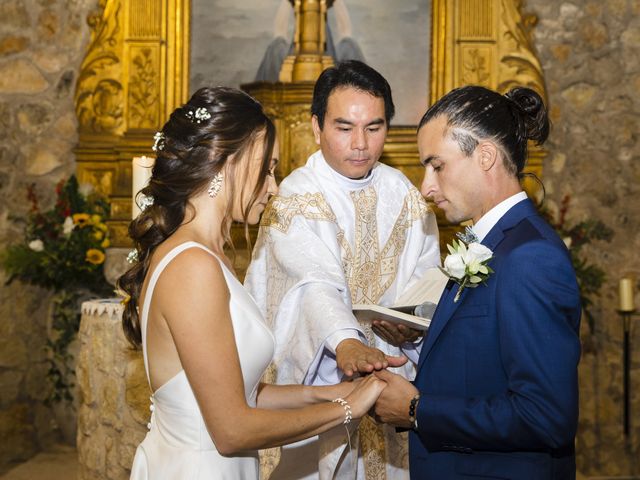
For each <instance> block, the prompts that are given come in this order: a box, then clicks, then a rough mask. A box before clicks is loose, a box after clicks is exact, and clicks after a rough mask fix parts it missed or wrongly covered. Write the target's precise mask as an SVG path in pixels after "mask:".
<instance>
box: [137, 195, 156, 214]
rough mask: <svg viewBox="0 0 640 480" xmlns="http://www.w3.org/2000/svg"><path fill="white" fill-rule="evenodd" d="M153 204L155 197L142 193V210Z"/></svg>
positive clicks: (140, 204) (140, 202)
mask: <svg viewBox="0 0 640 480" xmlns="http://www.w3.org/2000/svg"><path fill="white" fill-rule="evenodd" d="M151 205H153V197H147V196H146V195H142V194H141V195H140V201H139V202H138V207H140V211H141V212H144V211H145V210H146V209H147V208H148V207H150V206H151Z"/></svg>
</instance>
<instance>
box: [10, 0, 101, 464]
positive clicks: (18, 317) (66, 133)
mask: <svg viewBox="0 0 640 480" xmlns="http://www.w3.org/2000/svg"><path fill="white" fill-rule="evenodd" d="M97 5H98V0H52V1H46V2H45V1H40V0H2V1H1V2H0V198H2V202H1V203H0V249H2V248H4V247H5V246H6V245H8V244H9V243H12V242H16V241H19V240H21V239H22V232H23V226H24V223H23V221H22V220H21V217H22V218H24V216H25V214H26V213H27V211H28V208H29V205H28V204H27V201H26V187H27V185H29V184H31V183H35V184H36V185H37V190H38V194H39V195H40V197H41V199H42V202H41V203H42V207H43V208H45V209H46V208H48V207H49V206H50V205H51V203H52V201H53V198H54V187H55V184H56V183H57V182H58V180H60V179H61V178H64V177H67V176H69V175H70V174H72V173H73V172H74V170H75V163H74V156H73V148H74V146H75V144H76V141H77V133H76V129H77V127H76V118H75V112H74V104H73V96H74V88H75V82H76V77H77V74H78V70H79V66H80V62H81V61H82V58H83V56H84V50H85V48H86V45H87V44H88V41H89V27H88V26H87V24H86V18H87V15H88V13H89V11H90V10H92V9H95V8H96V7H97ZM6 280H7V278H6V275H5V273H4V272H3V271H0V285H1V286H0V438H2V449H0V472H1V471H3V470H4V469H6V468H7V467H8V466H9V465H10V464H11V463H12V462H15V461H20V460H25V459H27V458H29V457H30V456H32V455H34V454H35V453H36V452H37V451H39V450H41V449H42V448H43V447H44V446H46V445H47V444H48V443H50V442H52V441H53V440H54V439H55V438H56V433H57V432H56V423H55V420H54V417H55V415H54V412H53V411H52V409H49V408H47V407H45V406H44V405H43V403H42V401H43V399H44V398H46V396H47V393H48V392H47V391H46V388H47V382H46V380H45V377H46V371H47V364H46V361H45V360H46V357H45V351H44V346H45V339H46V329H47V322H48V318H49V315H48V312H49V303H50V296H49V295H48V294H47V292H46V291H43V290H41V289H38V288H32V287H29V286H26V285H21V284H19V282H15V283H13V284H11V285H8V286H7V285H5V282H6Z"/></svg>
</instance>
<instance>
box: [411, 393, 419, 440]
mask: <svg viewBox="0 0 640 480" xmlns="http://www.w3.org/2000/svg"><path fill="white" fill-rule="evenodd" d="M419 401H420V394H419V393H416V395H415V396H414V397H413V398H412V399H411V402H409V421H410V422H411V428H412V429H413V430H414V431H418V414H417V413H416V412H417V410H418V402H419Z"/></svg>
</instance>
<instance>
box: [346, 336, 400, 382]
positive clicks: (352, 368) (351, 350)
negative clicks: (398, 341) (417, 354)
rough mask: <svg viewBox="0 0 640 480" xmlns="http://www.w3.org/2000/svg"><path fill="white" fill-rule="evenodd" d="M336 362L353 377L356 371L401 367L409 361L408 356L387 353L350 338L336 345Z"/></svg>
mask: <svg viewBox="0 0 640 480" xmlns="http://www.w3.org/2000/svg"><path fill="white" fill-rule="evenodd" d="M336 362H337V364H338V368H339V369H340V370H342V371H343V372H344V374H345V375H346V376H348V377H351V376H353V375H354V374H355V373H371V372H373V371H374V370H382V369H383V368H387V367H400V366H402V365H404V364H405V363H407V358H406V357H394V356H391V355H385V354H384V353H383V352H382V351H380V350H378V349H377V348H372V347H368V346H367V345H365V344H364V343H362V342H361V341H360V340H356V339H353V338H348V339H346V340H343V341H341V342H340V343H339V344H338V346H337V347H336Z"/></svg>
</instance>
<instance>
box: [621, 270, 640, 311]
mask: <svg viewBox="0 0 640 480" xmlns="http://www.w3.org/2000/svg"><path fill="white" fill-rule="evenodd" d="M618 309H619V310H620V311H621V312H633V311H634V310H635V309H636V306H635V305H634V303H633V280H632V279H631V278H622V279H620V305H619V306H618Z"/></svg>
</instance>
